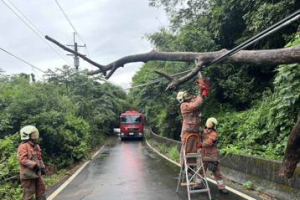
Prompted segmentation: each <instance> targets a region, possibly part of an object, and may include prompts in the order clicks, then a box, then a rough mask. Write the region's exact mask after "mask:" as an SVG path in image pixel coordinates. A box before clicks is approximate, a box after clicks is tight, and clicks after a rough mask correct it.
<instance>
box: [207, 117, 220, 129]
mask: <svg viewBox="0 0 300 200" xmlns="http://www.w3.org/2000/svg"><path fill="white" fill-rule="evenodd" d="M205 125H206V127H207V128H214V127H216V126H217V125H218V121H217V119H216V118H214V117H210V118H208V119H207V120H206V123H205Z"/></svg>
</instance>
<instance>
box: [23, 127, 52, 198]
mask: <svg viewBox="0 0 300 200" xmlns="http://www.w3.org/2000/svg"><path fill="white" fill-rule="evenodd" d="M20 135H21V140H22V143H21V144H20V145H19V148H18V159H19V162H20V179H21V185H22V190H23V195H22V200H33V199H34V196H35V198H36V200H46V196H45V190H46V187H45V184H44V181H43V178H42V175H44V174H45V165H44V163H43V160H42V156H41V148H40V146H39V144H38V140H39V131H38V129H37V128H36V127H35V126H30V125H29V126H25V127H23V128H22V129H21V130H20Z"/></svg>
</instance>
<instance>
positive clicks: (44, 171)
mask: <svg viewBox="0 0 300 200" xmlns="http://www.w3.org/2000/svg"><path fill="white" fill-rule="evenodd" d="M45 174H46V169H45V168H44V167H43V168H41V175H45Z"/></svg>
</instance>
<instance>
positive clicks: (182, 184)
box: [180, 182, 197, 186]
mask: <svg viewBox="0 0 300 200" xmlns="http://www.w3.org/2000/svg"><path fill="white" fill-rule="evenodd" d="M180 185H181V186H187V185H188V184H187V182H185V183H180ZM190 185H197V183H195V182H190Z"/></svg>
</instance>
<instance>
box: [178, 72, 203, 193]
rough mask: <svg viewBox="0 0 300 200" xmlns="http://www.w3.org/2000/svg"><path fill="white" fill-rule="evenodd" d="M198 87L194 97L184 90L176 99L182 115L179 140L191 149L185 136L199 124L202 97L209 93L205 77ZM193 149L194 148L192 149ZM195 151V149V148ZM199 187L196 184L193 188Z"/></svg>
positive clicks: (194, 130)
mask: <svg viewBox="0 0 300 200" xmlns="http://www.w3.org/2000/svg"><path fill="white" fill-rule="evenodd" d="M196 83H197V85H198V88H199V95H198V96H197V97H195V98H192V97H191V96H190V95H189V94H188V93H187V92H186V91H181V92H178V94H177V100H178V101H179V103H181V105H180V110H181V114H182V117H183V122H182V130H181V135H180V137H181V141H182V147H186V148H188V149H191V148H192V147H188V146H187V145H188V144H186V138H187V136H188V135H189V134H198V135H199V129H200V125H201V118H200V108H201V106H202V104H203V103H204V98H206V97H207V96H208V94H209V84H208V81H207V79H205V78H202V77H201V78H200V79H199V80H198V81H197V82H196ZM193 151H194V150H193ZM195 151H196V152H197V149H196V150H195ZM181 165H183V158H182V157H181ZM197 187H200V183H199V186H198V185H196V186H194V188H195V189H196V188H197Z"/></svg>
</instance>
